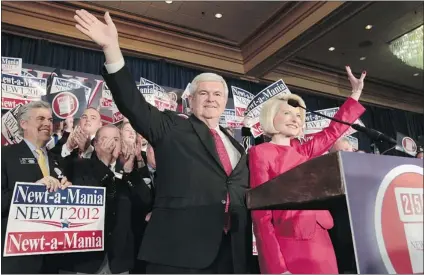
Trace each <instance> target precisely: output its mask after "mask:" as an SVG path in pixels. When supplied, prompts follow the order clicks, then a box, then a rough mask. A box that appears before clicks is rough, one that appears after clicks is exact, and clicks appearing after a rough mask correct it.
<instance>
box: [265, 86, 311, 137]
mask: <svg viewBox="0 0 424 275" xmlns="http://www.w3.org/2000/svg"><path fill="white" fill-rule="evenodd" d="M290 99H292V100H295V101H297V103H298V104H299V105H300V106H302V107H303V108H306V105H305V102H304V101H303V99H302V98H301V97H300V96H298V95H295V94H282V95H277V96H275V97H273V98H271V99H269V100H268V101H267V102H266V103H265V104H264V106H263V107H262V109H261V114H260V116H259V122H260V123H261V127H262V130H263V131H264V134H265V135H267V136H273V135H274V134H278V131H277V130H276V129H275V127H274V118H275V116H276V115H277V113H278V111H279V109H280V106H281V104H282V103H284V102H287V101H288V100H290ZM305 113H306V112H305V110H304V109H300V118H301V121H302V122H301V125H300V126H301V127H303V126H304V125H305Z"/></svg>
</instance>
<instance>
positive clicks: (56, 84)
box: [50, 77, 91, 102]
mask: <svg viewBox="0 0 424 275" xmlns="http://www.w3.org/2000/svg"><path fill="white" fill-rule="evenodd" d="M80 88H84V92H85V100H86V102H89V100H90V96H91V88H90V87H87V86H85V85H83V84H81V82H79V81H78V80H76V79H66V78H60V77H55V78H54V79H53V83H52V88H51V90H50V93H51V94H55V93H59V92H64V91H69V90H77V89H80Z"/></svg>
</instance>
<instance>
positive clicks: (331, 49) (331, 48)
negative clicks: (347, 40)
mask: <svg viewBox="0 0 424 275" xmlns="http://www.w3.org/2000/svg"><path fill="white" fill-rule="evenodd" d="M335 49H336V48H334V47H330V48H328V50H329V51H330V52H332V51H334V50H335Z"/></svg>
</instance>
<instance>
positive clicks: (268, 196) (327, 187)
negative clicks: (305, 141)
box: [247, 152, 345, 210]
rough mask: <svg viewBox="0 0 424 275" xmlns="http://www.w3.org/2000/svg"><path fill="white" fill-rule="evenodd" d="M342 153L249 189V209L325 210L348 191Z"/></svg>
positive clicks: (305, 164) (297, 168)
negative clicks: (332, 201)
mask: <svg viewBox="0 0 424 275" xmlns="http://www.w3.org/2000/svg"><path fill="white" fill-rule="evenodd" d="M341 161H342V160H341V153H340V152H337V153H332V154H327V155H324V156H321V157H318V158H315V159H312V160H310V161H307V162H305V163H303V164H301V165H299V166H297V167H295V168H293V169H291V170H289V171H287V172H286V173H284V174H282V175H280V176H278V177H276V178H274V179H272V180H270V181H268V182H266V183H265V184H262V185H261V186H258V187H256V188H253V189H251V190H249V191H248V192H247V207H248V208H249V209H252V210H254V209H256V210H257V209H282V210H283V209H326V206H327V202H328V201H329V200H331V199H336V198H339V197H341V196H343V195H344V194H345V188H344V176H343V168H342V162H341Z"/></svg>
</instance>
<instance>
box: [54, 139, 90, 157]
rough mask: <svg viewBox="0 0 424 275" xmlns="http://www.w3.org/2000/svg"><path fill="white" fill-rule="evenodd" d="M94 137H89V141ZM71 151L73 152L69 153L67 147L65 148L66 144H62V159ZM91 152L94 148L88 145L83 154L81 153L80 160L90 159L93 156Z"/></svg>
mask: <svg viewBox="0 0 424 275" xmlns="http://www.w3.org/2000/svg"><path fill="white" fill-rule="evenodd" d="M94 137H95V135H92V136H91V137H90V140H93V138H94ZM72 151H73V150H71V151H70V150H69V149H68V146H66V143H65V144H63V146H62V152H61V156H62V158H66V157H67V156H69V155H70V154H71V153H72ZM93 152H94V147H93V145H91V144H90V145H89V146H88V148H87V150H85V152H83V153H81V157H82V158H85V159H89V158H91V155H92V154H93Z"/></svg>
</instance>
